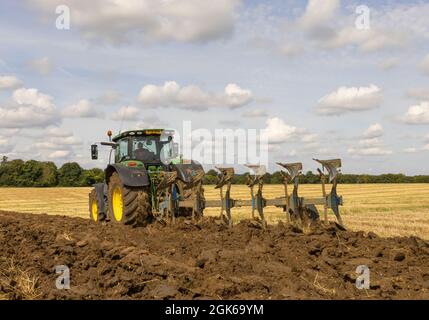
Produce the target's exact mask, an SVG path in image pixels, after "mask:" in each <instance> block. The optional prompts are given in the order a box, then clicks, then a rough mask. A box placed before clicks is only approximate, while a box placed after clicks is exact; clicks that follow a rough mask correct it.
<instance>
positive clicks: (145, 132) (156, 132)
mask: <svg viewBox="0 0 429 320" xmlns="http://www.w3.org/2000/svg"><path fill="white" fill-rule="evenodd" d="M161 135H169V136H173V135H174V130H168V129H139V130H127V131H124V132H120V133H119V134H117V135H116V136H114V137H113V139H112V140H113V142H116V141H118V140H120V139H123V138H125V137H142V136H161Z"/></svg>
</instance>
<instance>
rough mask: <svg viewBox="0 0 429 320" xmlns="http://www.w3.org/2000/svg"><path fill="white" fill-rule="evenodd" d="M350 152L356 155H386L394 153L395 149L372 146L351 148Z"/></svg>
mask: <svg viewBox="0 0 429 320" xmlns="http://www.w3.org/2000/svg"><path fill="white" fill-rule="evenodd" d="M348 153H349V154H351V155H356V156H386V155H390V154H393V151H391V150H387V149H384V148H381V147H371V148H350V149H348Z"/></svg>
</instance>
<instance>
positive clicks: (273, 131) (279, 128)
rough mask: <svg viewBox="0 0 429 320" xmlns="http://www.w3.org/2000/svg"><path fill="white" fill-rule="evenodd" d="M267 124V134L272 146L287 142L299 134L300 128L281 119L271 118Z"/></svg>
mask: <svg viewBox="0 0 429 320" xmlns="http://www.w3.org/2000/svg"><path fill="white" fill-rule="evenodd" d="M266 124H267V127H266V128H265V134H266V135H267V138H268V142H269V143H270V144H278V143H283V142H286V141H288V140H290V139H292V138H294V137H295V136H296V135H297V134H298V133H299V130H298V128H296V127H294V126H289V125H287V124H286V123H285V122H284V121H283V120H282V119H280V118H270V119H268V120H267V121H266Z"/></svg>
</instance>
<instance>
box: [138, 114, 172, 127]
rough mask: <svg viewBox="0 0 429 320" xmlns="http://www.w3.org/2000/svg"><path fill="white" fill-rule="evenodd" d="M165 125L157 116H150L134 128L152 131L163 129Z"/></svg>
mask: <svg viewBox="0 0 429 320" xmlns="http://www.w3.org/2000/svg"><path fill="white" fill-rule="evenodd" d="M166 125H167V124H166V122H164V121H163V120H161V119H159V118H158V117H157V116H154V115H152V116H147V117H143V119H142V120H140V121H139V122H138V123H137V126H136V128H137V129H154V128H157V129H159V128H163V127H165V126H166Z"/></svg>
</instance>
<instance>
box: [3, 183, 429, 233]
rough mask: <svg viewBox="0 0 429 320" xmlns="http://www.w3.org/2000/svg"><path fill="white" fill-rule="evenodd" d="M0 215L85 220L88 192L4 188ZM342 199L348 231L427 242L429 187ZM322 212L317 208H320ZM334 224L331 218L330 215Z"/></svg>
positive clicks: (240, 191) (364, 189)
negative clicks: (21, 214) (62, 217)
mask: <svg viewBox="0 0 429 320" xmlns="http://www.w3.org/2000/svg"><path fill="white" fill-rule="evenodd" d="M1 190H2V197H0V210H5V211H14V212H24V213H47V214H53V215H64V216H70V217H82V218H87V217H88V193H89V192H90V188H46V189H45V188H4V189H1ZM338 191H339V194H341V195H343V197H344V206H343V207H342V208H341V212H342V216H343V219H344V222H345V224H346V226H347V228H348V229H350V230H353V231H367V232H369V231H372V232H375V233H376V234H378V235H380V236H383V237H393V236H418V237H420V238H423V239H429V185H428V184H361V185H340V186H339V189H338ZM320 193H321V192H320V186H319V185H302V186H301V187H300V195H301V196H304V197H305V196H310V197H314V196H320ZM231 194H232V197H233V198H237V199H238V198H241V199H248V198H250V195H249V191H248V188H247V187H246V186H238V185H237V186H233V187H232V191H231ZM205 195H206V198H207V199H218V198H219V193H218V190H215V189H214V187H213V186H205ZM264 196H265V197H266V198H274V197H279V196H283V186H281V185H266V186H265V187H264ZM320 209H321V208H320ZM265 213H266V218H267V220H268V222H269V223H273V224H274V223H277V222H278V221H279V220H283V221H284V220H285V216H284V214H283V213H282V212H281V209H279V208H271V207H268V208H266V209H265ZM217 214H219V209H216V208H213V209H206V211H205V215H206V216H213V215H217ZM250 215H251V213H250V208H235V209H233V218H234V221H235V222H238V221H239V220H242V219H247V218H249V217H250ZM329 218H330V219H331V220H333V218H334V216H333V214H330V215H329Z"/></svg>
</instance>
